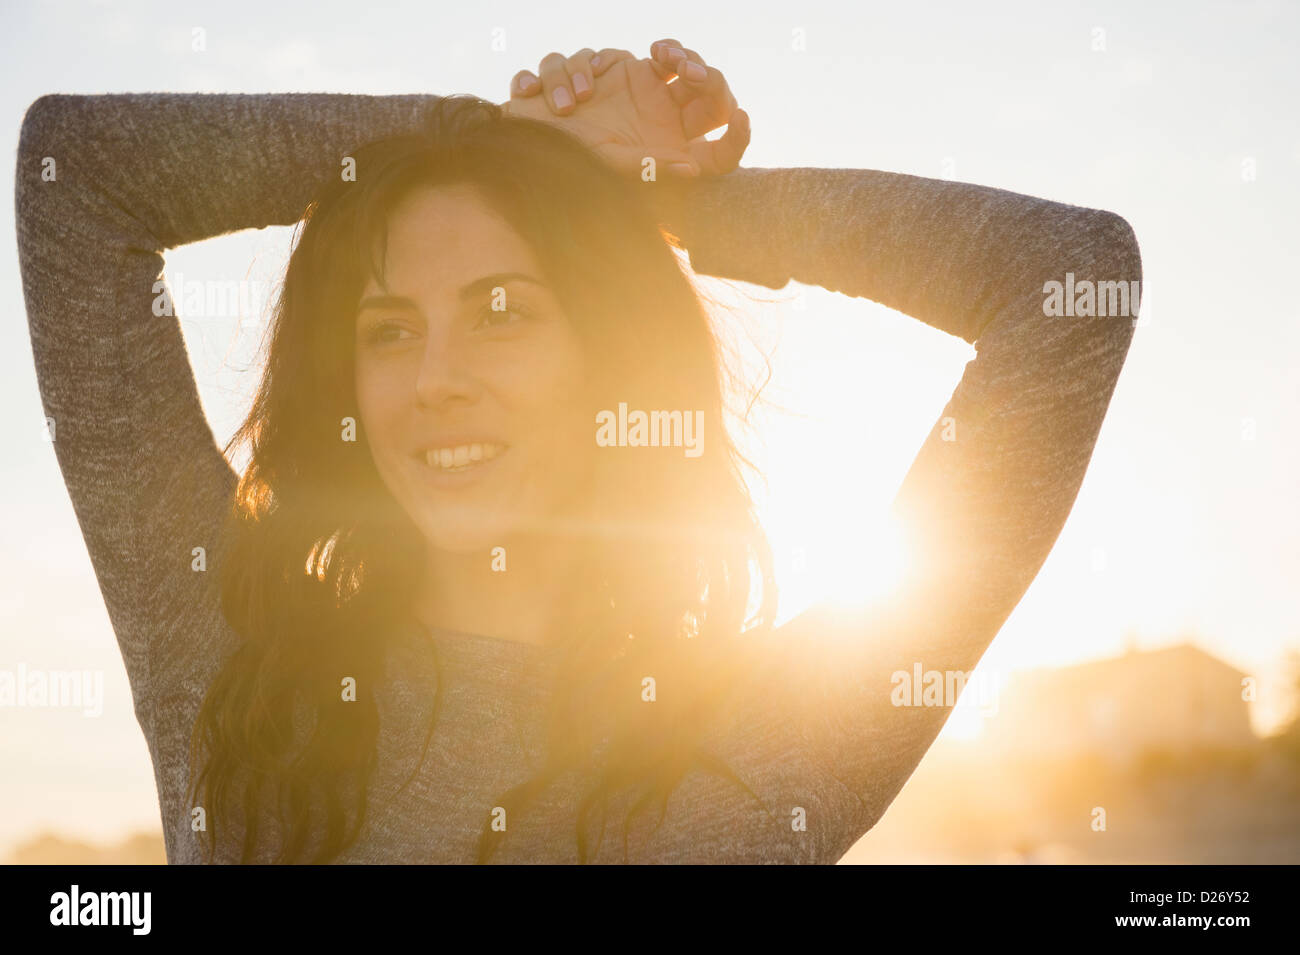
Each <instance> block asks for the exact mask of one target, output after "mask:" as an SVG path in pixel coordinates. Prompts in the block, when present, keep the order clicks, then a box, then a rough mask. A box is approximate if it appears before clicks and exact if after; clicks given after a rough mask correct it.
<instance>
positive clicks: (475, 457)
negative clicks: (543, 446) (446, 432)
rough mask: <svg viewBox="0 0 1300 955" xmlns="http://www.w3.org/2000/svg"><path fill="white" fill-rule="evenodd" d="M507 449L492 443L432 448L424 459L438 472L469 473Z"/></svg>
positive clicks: (425, 454) (425, 453)
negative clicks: (471, 469) (473, 468)
mask: <svg viewBox="0 0 1300 955" xmlns="http://www.w3.org/2000/svg"><path fill="white" fill-rule="evenodd" d="M505 449H506V446H505V445H504V444H493V443H491V442H483V443H475V444H459V445H456V446H455V447H450V448H430V449H429V450H427V451H425V452H424V455H423V457H424V461H425V463H426V464H428V466H429V467H431V468H433V469H434V470H437V471H450V472H456V471H468V470H469V469H470V468H472V467H474V466H476V465H478V464H481V463H483V462H484V461H491V460H492V459H493V458H495V457H496V456H497V455H498V454H500V453H501V452H502V451H504V450H505Z"/></svg>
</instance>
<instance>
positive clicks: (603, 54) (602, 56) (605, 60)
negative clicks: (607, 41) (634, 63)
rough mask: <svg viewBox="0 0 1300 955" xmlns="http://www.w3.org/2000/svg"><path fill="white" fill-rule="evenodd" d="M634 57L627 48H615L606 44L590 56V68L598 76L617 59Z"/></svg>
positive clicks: (631, 58)
mask: <svg viewBox="0 0 1300 955" xmlns="http://www.w3.org/2000/svg"><path fill="white" fill-rule="evenodd" d="M634 59H636V57H634V56H633V55H632V54H631V53H629V52H628V51H627V50H616V49H614V48H613V47H610V46H607V47H605V49H603V50H601V51H600V52H599V53H597V54H596V55H595V56H593V57H592V58H591V70H592V73H594V74H595V75H596V76H600V75H601V74H602V73H604V72H605V71H606V70H608V69H609V68H610V67H611V66H613V65H614V64H615V63H617V62H619V60H634Z"/></svg>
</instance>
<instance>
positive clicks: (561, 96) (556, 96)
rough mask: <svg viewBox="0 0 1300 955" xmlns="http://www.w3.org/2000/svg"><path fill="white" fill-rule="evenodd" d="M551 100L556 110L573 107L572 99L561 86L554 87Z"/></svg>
mask: <svg viewBox="0 0 1300 955" xmlns="http://www.w3.org/2000/svg"><path fill="white" fill-rule="evenodd" d="M551 99H553V100H555V108H556V109H564V108H565V107H566V106H572V105H573V97H572V96H570V95H569V91H568V90H567V89H566V88H565V87H563V86H559V87H556V90H555V92H554V93H552V94H551Z"/></svg>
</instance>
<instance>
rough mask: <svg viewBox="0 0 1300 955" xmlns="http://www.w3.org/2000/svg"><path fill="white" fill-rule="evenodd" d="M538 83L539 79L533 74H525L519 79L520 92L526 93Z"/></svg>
mask: <svg viewBox="0 0 1300 955" xmlns="http://www.w3.org/2000/svg"><path fill="white" fill-rule="evenodd" d="M536 82H537V77H535V76H533V74H532V73H525V74H524V75H523V76H521V77H520V78H519V92H521V93H526V92H527V91H528V90H530V89H532V88H533V84H534V83H536Z"/></svg>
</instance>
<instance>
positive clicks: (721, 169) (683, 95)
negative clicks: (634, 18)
mask: <svg viewBox="0 0 1300 955" xmlns="http://www.w3.org/2000/svg"><path fill="white" fill-rule="evenodd" d="M651 54H652V55H651V57H650V58H647V59H641V60H638V59H636V58H634V57H633V56H632V54H631V53H629V52H628V51H626V50H602V51H601V52H600V53H599V54H594V53H593V52H592V51H591V50H590V49H585V50H581V51H579V52H578V53H576V54H574V56H572V57H568V58H566V57H563V56H560V54H558V53H552V54H550V55H548V56H546V57H544V58H543V60H542V62H541V65H540V68H539V70H540V73H541V79H540V82H539V81H538V80H537V79H533V80H532V82H531V83H529V82H528V78H529V77H531V74H530V73H527V72H521V73H519V74H517V75H516V77H515V79H514V81H513V82H512V83H511V96H510V101H509V103H508V104H506V111H507V112H508V113H509V114H510V115H512V116H525V117H529V118H532V119H538V120H542V121H544V122H553V123H555V124H556V125H558V126H561V127H562V128H565V129H568V130H569V131H570V132H572V133H574V134H575V135H576V136H578V138H579V139H581V140H582V141H583V142H585V143H587V145H589V146H590V147H592V148H593V149H595V150H596V151H597V152H598V153H599V154H600V155H602V156H603V157H604V158H605V159H606V160H608V161H609V162H610V164H611V165H613V166H614V167H615V168H616V169H619V170H620V171H624V172H627V173H629V174H632V175H635V176H637V177H638V178H640V177H641V176H642V170H643V169H644V160H645V158H646V157H653V158H654V160H655V164H656V167H657V168H662V169H665V170H666V171H667V172H668V173H669V174H671V175H676V176H695V175H705V176H712V175H721V174H723V173H727V172H730V171H731V170H732V169H735V168H736V167H737V166H738V165H739V164H740V159H741V156H742V155H743V154H744V152H745V149H746V148H747V147H748V145H749V138H750V129H749V116H748V114H746V113H745V111H744V110H742V109H739V108H738V107H737V105H736V99H735V97H734V96H733V95H732V93H731V90H730V89H729V88H728V86H727V82H726V79H725V78H724V77H723V75H722V73H721V72H719V71H718V70H716V69H714V68H712V67H709V66H708V65H707V64H705V62H704V60H703V59H702V58H701V57H700V56H699V54H698V53H696V52H695V51H694V50H687V49H685V48H683V47H682V46H681V45H680V44H679V43H678V42H677V41H676V40H671V39H669V40H661V41H659V42H657V43H655V44H652V46H651ZM593 60H595V63H594V65H593ZM674 78H676V79H675V81H673V82H670V81H672V80H674ZM584 81H585V83H584ZM584 87H585V88H584ZM575 88H576V92H570V91H571V90H574V89H575ZM557 90H563V91H564V92H562V93H561V94H560V96H559V98H558V100H557V98H556V97H555V95H554V94H555V92H556V91H557ZM538 94H544V95H538ZM575 100H576V102H574V101H575ZM723 125H726V126H727V132H726V133H725V134H724V135H723V136H722V137H721V138H720V139H717V140H714V141H709V140H706V139H705V138H704V136H705V134H707V133H709V132H712V131H713V130H715V129H718V128H719V127H721V126H723Z"/></svg>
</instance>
